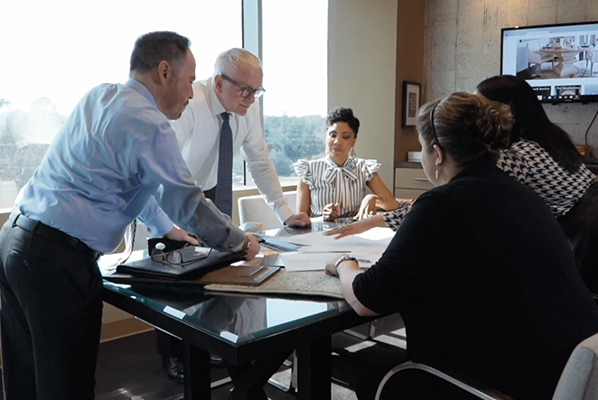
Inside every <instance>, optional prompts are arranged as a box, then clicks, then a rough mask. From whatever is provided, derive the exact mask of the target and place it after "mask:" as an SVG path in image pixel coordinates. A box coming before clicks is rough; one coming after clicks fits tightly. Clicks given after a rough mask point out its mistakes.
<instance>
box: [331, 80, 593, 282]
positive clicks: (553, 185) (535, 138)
mask: <svg viewBox="0 0 598 400" xmlns="http://www.w3.org/2000/svg"><path fill="white" fill-rule="evenodd" d="M476 94H477V95H478V96H481V97H483V98H486V99H490V100H494V101H498V102H501V103H504V104H508V105H509V106H510V107H511V111H512V113H513V116H514V118H515V124H514V126H513V131H512V134H511V143H512V144H511V146H510V147H509V148H508V149H505V150H502V151H501V153H500V157H499V159H498V161H497V165H498V167H499V168H501V169H502V170H504V171H506V172H508V173H509V174H510V175H512V176H513V177H515V178H516V179H517V180H519V181H520V182H522V183H524V184H525V185H527V186H529V187H531V188H532V189H533V190H534V191H535V192H536V193H537V194H538V195H540V197H542V199H543V200H544V201H545V202H546V204H547V205H548V207H549V208H550V211H551V212H552V214H553V215H554V216H555V217H556V218H557V220H558V222H559V224H560V225H561V228H562V229H563V231H564V232H565V235H566V236H567V238H568V239H569V243H570V244H571V246H572V248H573V251H574V253H575V259H576V261H577V266H578V269H579V271H580V274H581V276H582V278H583V280H584V282H585V283H586V285H587V286H588V287H589V289H590V291H592V293H598V183H596V177H595V175H594V174H593V173H592V172H591V171H590V170H589V169H588V168H587V167H586V166H585V165H584V164H583V162H582V160H581V156H580V154H579V152H578V151H577V149H576V148H575V145H574V144H573V142H572V141H571V139H570V138H569V135H568V134H567V133H566V132H565V131H564V130H563V129H561V128H560V127H558V126H557V125H555V124H554V123H552V122H551V121H550V119H549V118H548V116H547V115H546V112H545V111H544V108H543V107H542V103H540V101H539V100H538V98H537V96H536V94H535V93H534V91H533V89H532V88H531V86H530V85H529V84H528V83H527V82H526V81H525V80H524V79H521V78H518V77H515V76H512V75H500V76H494V77H492V78H488V79H486V80H485V81H483V82H481V83H480V84H479V85H478V87H477V89H476ZM410 208H411V205H410V204H404V205H402V206H401V207H400V208H399V209H398V210H396V211H394V212H392V213H388V214H386V215H380V216H377V217H375V218H370V219H369V220H367V221H362V222H360V223H359V225H356V224H352V225H351V226H347V227H344V228H339V229H337V230H334V231H330V232H329V234H332V235H339V237H344V236H347V235H353V234H357V233H361V232H364V231H366V230H368V229H371V228H372V227H375V226H389V227H391V228H392V229H393V230H397V229H398V228H399V226H400V225H401V222H402V221H403V219H404V217H405V215H406V214H407V213H408V212H409V210H410Z"/></svg>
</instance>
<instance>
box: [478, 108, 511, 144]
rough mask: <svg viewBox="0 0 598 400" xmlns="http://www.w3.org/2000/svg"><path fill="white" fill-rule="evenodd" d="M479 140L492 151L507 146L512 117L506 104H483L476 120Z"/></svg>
mask: <svg viewBox="0 0 598 400" xmlns="http://www.w3.org/2000/svg"><path fill="white" fill-rule="evenodd" d="M476 124H477V126H478V129H479V132H480V134H481V140H482V141H483V142H484V143H486V144H488V145H490V147H491V148H492V149H502V148H505V147H507V146H508V145H509V142H510V140H509V139H510V135H511V129H512V128H513V116H512V114H511V109H510V108H509V106H507V105H506V104H501V103H497V102H494V101H491V102H487V103H484V104H483V105H482V106H481V107H480V108H479V112H478V118H477V120H476Z"/></svg>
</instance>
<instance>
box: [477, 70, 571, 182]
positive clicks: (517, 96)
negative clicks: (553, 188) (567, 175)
mask: <svg viewBox="0 0 598 400" xmlns="http://www.w3.org/2000/svg"><path fill="white" fill-rule="evenodd" d="M476 90H477V91H478V92H479V93H481V94H482V95H484V97H486V98H487V99H489V100H493V101H499V102H501V103H504V104H507V105H509V107H511V112H512V113H513V118H515V125H513V132H512V134H511V142H516V141H517V140H519V139H528V140H533V141H534V142H536V143H538V144H539V145H540V146H542V148H543V149H544V150H546V151H547V152H548V154H550V156H551V157H552V158H553V159H554V160H555V161H556V162H557V163H559V164H560V165H561V166H562V167H563V168H565V169H566V170H567V171H569V172H571V173H574V172H576V171H577V170H578V169H579V167H580V165H581V163H582V159H581V155H580V154H579V152H578V151H577V149H576V148H575V144H573V141H571V138H570V137H569V135H568V134H567V132H565V131H564V130H563V129H561V128H560V127H559V126H558V125H555V124H554V123H552V121H550V119H549V118H548V116H547V115H546V111H544V107H542V103H540V101H539V100H538V97H537V95H536V93H535V92H534V90H533V89H532V87H531V86H530V85H529V84H528V83H527V82H526V81H525V79H522V78H520V77H517V76H513V75H497V76H493V77H492V78H488V79H486V80H484V81H482V82H481V83H480V84H479V85H478V87H477V88H476Z"/></svg>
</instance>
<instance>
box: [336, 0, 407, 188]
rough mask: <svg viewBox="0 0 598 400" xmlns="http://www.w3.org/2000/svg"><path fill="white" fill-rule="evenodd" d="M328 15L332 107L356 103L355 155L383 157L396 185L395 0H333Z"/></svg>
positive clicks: (388, 179) (385, 176)
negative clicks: (357, 130) (357, 131)
mask: <svg viewBox="0 0 598 400" xmlns="http://www.w3.org/2000/svg"><path fill="white" fill-rule="evenodd" d="M328 15H329V17H328V24H329V28H328V32H329V34H328V109H332V108H334V107H337V106H345V107H351V108H352V109H353V111H354V112H355V115H356V116H357V118H359V120H360V123H361V127H360V128H359V135H358V140H357V145H356V146H355V149H356V151H357V156H358V157H361V158H375V159H377V160H378V161H379V162H381V163H382V168H381V170H380V171H379V174H380V176H381V177H382V180H383V181H384V182H385V183H386V185H387V186H389V187H392V182H393V164H394V137H395V112H396V99H395V89H396V78H395V74H396V47H397V44H396V38H397V0H368V1H364V0H330V3H329V14H328Z"/></svg>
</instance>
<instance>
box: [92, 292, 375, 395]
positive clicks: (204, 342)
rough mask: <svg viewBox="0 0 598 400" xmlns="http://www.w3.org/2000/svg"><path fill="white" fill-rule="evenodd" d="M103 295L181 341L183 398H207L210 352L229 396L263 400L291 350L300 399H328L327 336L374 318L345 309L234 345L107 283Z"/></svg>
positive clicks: (329, 375)
mask: <svg viewBox="0 0 598 400" xmlns="http://www.w3.org/2000/svg"><path fill="white" fill-rule="evenodd" d="M103 299H104V301H105V302H107V303H109V304H112V305H113V306H115V307H117V308H119V309H121V310H123V311H126V312H128V313H130V314H132V315H134V316H136V317H138V318H139V319H141V320H143V321H145V322H147V323H149V324H150V325H152V326H154V327H156V328H158V329H161V330H164V331H166V332H169V333H170V334H172V335H175V336H177V337H179V338H180V339H181V340H182V341H183V349H184V355H183V364H184V368H185V382H184V398H185V399H186V400H196V399H210V398H211V393H210V392H211V388H210V354H214V355H217V356H219V357H221V358H222V359H223V361H224V362H225V365H226V366H227V369H228V371H229V374H230V376H231V379H232V381H233V384H234V390H233V391H232V392H231V395H230V397H229V398H230V399H234V400H236V399H242V400H246V399H247V400H249V399H251V400H265V399H266V398H267V397H266V395H265V392H264V390H263V387H264V385H265V384H266V382H267V381H268V379H269V378H270V377H271V376H272V375H273V374H274V373H275V372H276V371H277V370H278V368H279V367H280V366H281V365H282V363H283V362H284V360H285V359H286V358H287V357H288V356H289V355H290V354H291V353H292V352H293V351H295V350H296V356H297V366H296V368H297V386H298V394H299V398H300V399H301V400H308V399H309V400H311V399H319V400H330V399H331V358H330V357H331V335H332V334H333V333H335V332H339V331H342V330H345V329H348V328H351V327H354V326H357V325H360V324H363V323H365V322H368V321H371V320H372V319H374V318H365V317H359V316H358V315H357V314H356V313H355V312H354V311H353V310H351V309H347V311H345V312H342V313H340V314H337V315H335V316H329V315H325V316H321V317H320V318H316V319H313V320H311V321H309V322H306V323H305V324H303V325H300V326H297V327H293V328H287V329H283V330H281V331H278V332H275V333H272V334H270V335H267V336H264V337H261V338H258V339H256V340H253V341H250V342H246V343H237V344H234V343H231V342H228V341H226V340H224V339H221V338H219V337H217V336H215V335H213V334H211V333H209V332H207V331H204V330H202V329H201V328H199V327H197V326H194V325H193V324H190V323H189V322H187V321H185V320H180V319H177V318H174V317H172V316H169V315H167V314H164V313H162V312H160V311H157V310H155V309H153V308H151V307H150V306H148V305H146V304H144V303H142V302H140V301H137V300H135V299H132V298H130V297H129V296H126V295H124V294H122V293H120V292H119V291H117V290H114V289H112V288H110V287H107V286H104V291H103ZM331 301H332V300H331ZM333 301H338V300H337V299H334V300H333Z"/></svg>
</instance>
